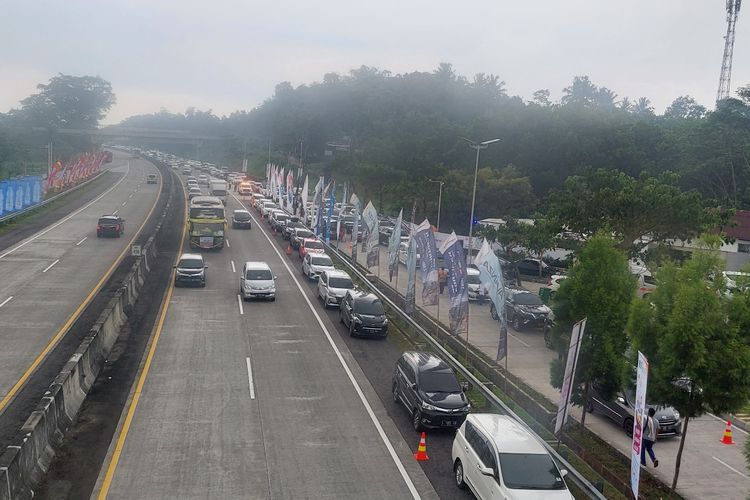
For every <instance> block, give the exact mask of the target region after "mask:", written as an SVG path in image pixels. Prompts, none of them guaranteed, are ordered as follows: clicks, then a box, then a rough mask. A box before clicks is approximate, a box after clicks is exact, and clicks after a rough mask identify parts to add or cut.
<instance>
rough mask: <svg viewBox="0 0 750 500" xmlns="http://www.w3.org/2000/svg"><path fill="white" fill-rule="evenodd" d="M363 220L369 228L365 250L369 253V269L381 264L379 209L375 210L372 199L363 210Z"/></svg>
mask: <svg viewBox="0 0 750 500" xmlns="http://www.w3.org/2000/svg"><path fill="white" fill-rule="evenodd" d="M362 221H363V222H364V223H365V227H366V228H367V240H366V242H365V243H366V245H365V252H366V255H367V268H368V269H369V268H372V267H375V266H376V265H380V263H379V262H378V261H379V254H380V251H379V249H378V211H377V210H375V206H374V205H373V204H372V201H369V202H367V206H365V209H364V211H363V212H362Z"/></svg>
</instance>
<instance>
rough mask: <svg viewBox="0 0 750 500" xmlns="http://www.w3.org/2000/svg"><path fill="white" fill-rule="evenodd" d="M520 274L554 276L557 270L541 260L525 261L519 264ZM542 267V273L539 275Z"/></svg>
mask: <svg viewBox="0 0 750 500" xmlns="http://www.w3.org/2000/svg"><path fill="white" fill-rule="evenodd" d="M516 266H517V267H518V272H519V273H520V274H525V275H526V276H545V277H547V276H552V275H553V274H556V272H555V270H554V269H553V268H552V267H550V266H549V265H548V264H547V263H546V262H544V261H543V260H539V259H523V260H522V261H520V262H519V263H518V264H516ZM540 266H541V268H542V272H541V274H540V273H539V267H540Z"/></svg>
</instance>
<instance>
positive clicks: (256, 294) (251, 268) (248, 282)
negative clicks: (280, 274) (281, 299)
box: [240, 262, 276, 301]
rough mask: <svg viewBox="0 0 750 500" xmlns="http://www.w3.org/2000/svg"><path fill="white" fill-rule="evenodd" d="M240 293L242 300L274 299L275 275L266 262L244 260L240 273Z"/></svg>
mask: <svg viewBox="0 0 750 500" xmlns="http://www.w3.org/2000/svg"><path fill="white" fill-rule="evenodd" d="M240 295H241V296H242V298H243V300H248V299H252V298H263V299H269V300H272V301H273V300H276V276H274V274H273V272H272V271H271V267H270V266H269V265H268V264H267V263H265V262H245V265H244V266H242V272H241V273H240Z"/></svg>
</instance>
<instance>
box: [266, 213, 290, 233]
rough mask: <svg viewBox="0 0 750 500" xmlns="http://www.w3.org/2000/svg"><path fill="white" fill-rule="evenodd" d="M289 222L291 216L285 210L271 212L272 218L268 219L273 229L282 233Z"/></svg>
mask: <svg viewBox="0 0 750 500" xmlns="http://www.w3.org/2000/svg"><path fill="white" fill-rule="evenodd" d="M287 220H289V214H288V213H286V212H284V211H283V210H274V211H273V212H271V216H270V217H269V218H268V221H269V223H270V224H271V228H273V229H274V230H276V231H282V230H283V229H284V226H285V225H286V221H287Z"/></svg>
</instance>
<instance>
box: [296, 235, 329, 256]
mask: <svg viewBox="0 0 750 500" xmlns="http://www.w3.org/2000/svg"><path fill="white" fill-rule="evenodd" d="M325 250H326V249H325V246H323V242H322V241H320V240H319V239H317V238H305V239H303V240H302V241H301V242H300V245H299V249H298V252H297V253H298V254H299V258H300V259H304V258H305V255H307V254H308V253H324V252H325Z"/></svg>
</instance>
